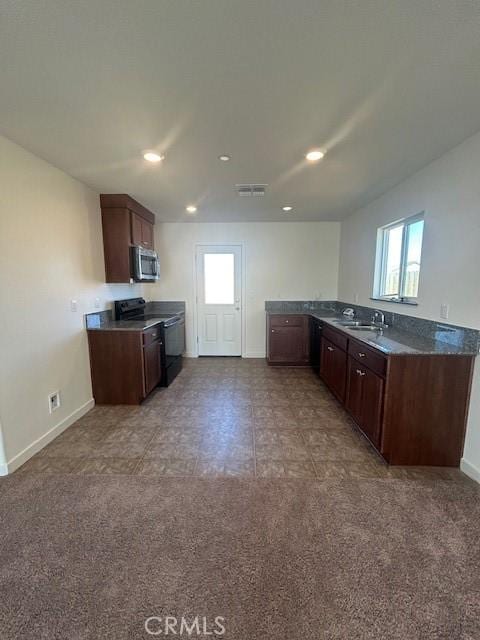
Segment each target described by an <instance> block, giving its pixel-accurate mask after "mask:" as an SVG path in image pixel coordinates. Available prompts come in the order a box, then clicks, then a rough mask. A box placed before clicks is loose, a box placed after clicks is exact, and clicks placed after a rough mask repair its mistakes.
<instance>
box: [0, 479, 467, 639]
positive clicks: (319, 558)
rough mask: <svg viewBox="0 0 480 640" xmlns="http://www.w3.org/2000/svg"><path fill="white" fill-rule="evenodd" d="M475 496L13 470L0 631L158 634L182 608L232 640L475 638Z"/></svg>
mask: <svg viewBox="0 0 480 640" xmlns="http://www.w3.org/2000/svg"><path fill="white" fill-rule="evenodd" d="M479 498H480V494H479V491H478V487H477V486H476V485H474V484H473V483H470V482H468V481H465V482H445V481H441V480H435V481H428V480H421V481H414V480H395V479H367V480H355V481H354V480H341V481H326V482H318V483H315V482H308V481H304V480H299V479H296V480H285V479H284V480H282V481H276V480H263V481H262V480H252V481H251V480H242V479H237V478H231V479H229V478H223V479H204V480H202V479H192V478H190V479H179V478H174V479H167V478H151V477H149V478H147V477H141V476H106V477H105V476H104V477H99V476H72V475H55V474H53V475H41V474H38V475H37V474H28V473H17V474H14V475H13V476H12V477H9V478H7V479H3V480H1V481H0V515H1V539H0V563H1V564H0V578H1V587H0V637H1V638H2V640H15V639H17V638H18V639H22V640H28V639H30V638H32V639H33V638H35V639H36V640H39V639H44V638H45V639H47V638H48V639H49V640H54V639H58V640H60V639H61V640H66V639H68V640H80V639H81V640H84V639H102V640H107V639H112V640H113V639H115V640H123V639H137V638H149V637H154V636H152V635H148V634H147V633H146V631H145V630H144V622H145V619H146V618H148V617H149V616H158V617H162V618H163V617H164V616H167V615H170V616H176V617H177V618H179V619H180V618H181V617H182V615H183V616H185V618H187V619H189V620H193V619H194V618H195V616H199V617H201V618H203V616H205V617H206V619H207V620H206V622H207V631H208V630H210V631H211V630H212V627H211V626H210V627H209V626H208V625H211V624H212V621H213V620H214V618H215V617H216V616H221V617H223V618H225V626H226V633H225V634H224V635H223V636H222V637H223V638H228V639H232V640H233V639H235V640H243V639H244V638H245V639H249V640H257V639H258V640H260V639H268V640H270V639H272V640H274V639H275V640H277V639H282V640H283V639H287V638H288V639H289V640H297V639H298V640H309V639H314V638H315V639H316V640H318V639H328V640H347V639H348V640H350V639H352V640H353V639H354V640H369V639H375V640H378V639H380V638H382V639H383V638H385V639H388V640H397V639H398V640H417V639H418V640H430V639H435V640H437V639H440V638H441V639H445V640H477V639H478V638H480V549H479V539H480V537H479V533H480V500H479ZM155 630H157V627H155ZM200 630H201V631H202V629H200ZM169 635H170V637H172V635H173V634H171V633H170V634H169ZM158 637H164V635H162V636H158ZM178 637H180V636H178ZM184 637H189V636H188V635H186V634H184ZM190 637H192V636H190ZM193 637H207V636H205V635H203V634H201V635H196V632H194V633H193ZM209 637H212V638H214V637H219V636H215V635H213V636H209Z"/></svg>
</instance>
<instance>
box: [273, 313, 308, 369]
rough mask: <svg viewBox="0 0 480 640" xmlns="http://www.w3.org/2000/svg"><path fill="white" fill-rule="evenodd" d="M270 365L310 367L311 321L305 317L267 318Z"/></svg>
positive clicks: (280, 316) (282, 316)
mask: <svg viewBox="0 0 480 640" xmlns="http://www.w3.org/2000/svg"><path fill="white" fill-rule="evenodd" d="M267 360H268V363H269V364H278V365H303V366H305V365H308V364H309V361H310V333H309V319H308V316H304V315H287V314H286V315H277V314H275V315H269V316H268V317H267Z"/></svg>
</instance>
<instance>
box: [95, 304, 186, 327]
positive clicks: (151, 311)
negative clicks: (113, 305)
mask: <svg viewBox="0 0 480 640" xmlns="http://www.w3.org/2000/svg"><path fill="white" fill-rule="evenodd" d="M145 312H146V315H147V317H146V318H145V319H143V320H114V315H113V312H112V311H111V310H110V309H108V310H105V311H97V312H96V313H88V314H87V315H86V316H85V325H86V328H87V331H145V330H146V329H150V328H151V327H154V326H156V325H160V324H163V323H165V322H168V321H169V320H172V319H173V318H175V317H177V316H185V303H184V302H147V305H146V308H145Z"/></svg>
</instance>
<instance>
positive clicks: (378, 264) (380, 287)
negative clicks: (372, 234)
mask: <svg viewBox="0 0 480 640" xmlns="http://www.w3.org/2000/svg"><path fill="white" fill-rule="evenodd" d="M420 221H423V223H424V226H423V230H422V247H421V253H420V271H421V268H422V261H421V255H422V253H423V237H424V231H425V212H424V211H421V212H420V213H417V214H415V215H413V216H409V217H408V218H403V219H401V220H396V221H395V222H391V223H390V224H387V225H385V226H383V227H379V229H378V231H377V252H376V257H375V274H376V277H375V283H374V291H373V295H374V298H375V299H376V300H384V301H385V302H397V303H404V304H417V303H418V293H417V296H405V295H402V292H403V291H404V286H405V280H406V275H407V256H408V238H409V233H410V227H411V226H412V225H413V224H415V223H417V222H420ZM402 226H403V231H402V248H401V254H400V266H399V277H398V294H383V293H382V291H384V290H385V283H386V278H387V256H388V237H389V236H388V232H390V231H392V230H393V229H395V228H396V227H402ZM419 278H420V272H419Z"/></svg>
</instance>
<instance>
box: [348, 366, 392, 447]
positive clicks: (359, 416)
mask: <svg viewBox="0 0 480 640" xmlns="http://www.w3.org/2000/svg"><path fill="white" fill-rule="evenodd" d="M383 386H384V382H383V378H381V377H380V376H378V375H377V374H376V373H374V372H373V371H370V369H368V368H367V367H363V366H361V365H360V364H359V363H358V362H356V360H354V359H353V358H349V366H348V384H347V401H346V407H347V409H348V411H349V412H350V413H351V415H352V417H353V419H354V420H355V422H356V423H357V424H358V426H359V427H360V428H361V429H362V431H363V432H364V433H365V435H366V436H367V437H368V438H369V440H370V441H371V442H372V443H373V444H374V445H375V446H376V447H377V448H378V447H379V445H380V430H381V424H382V409H383Z"/></svg>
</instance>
